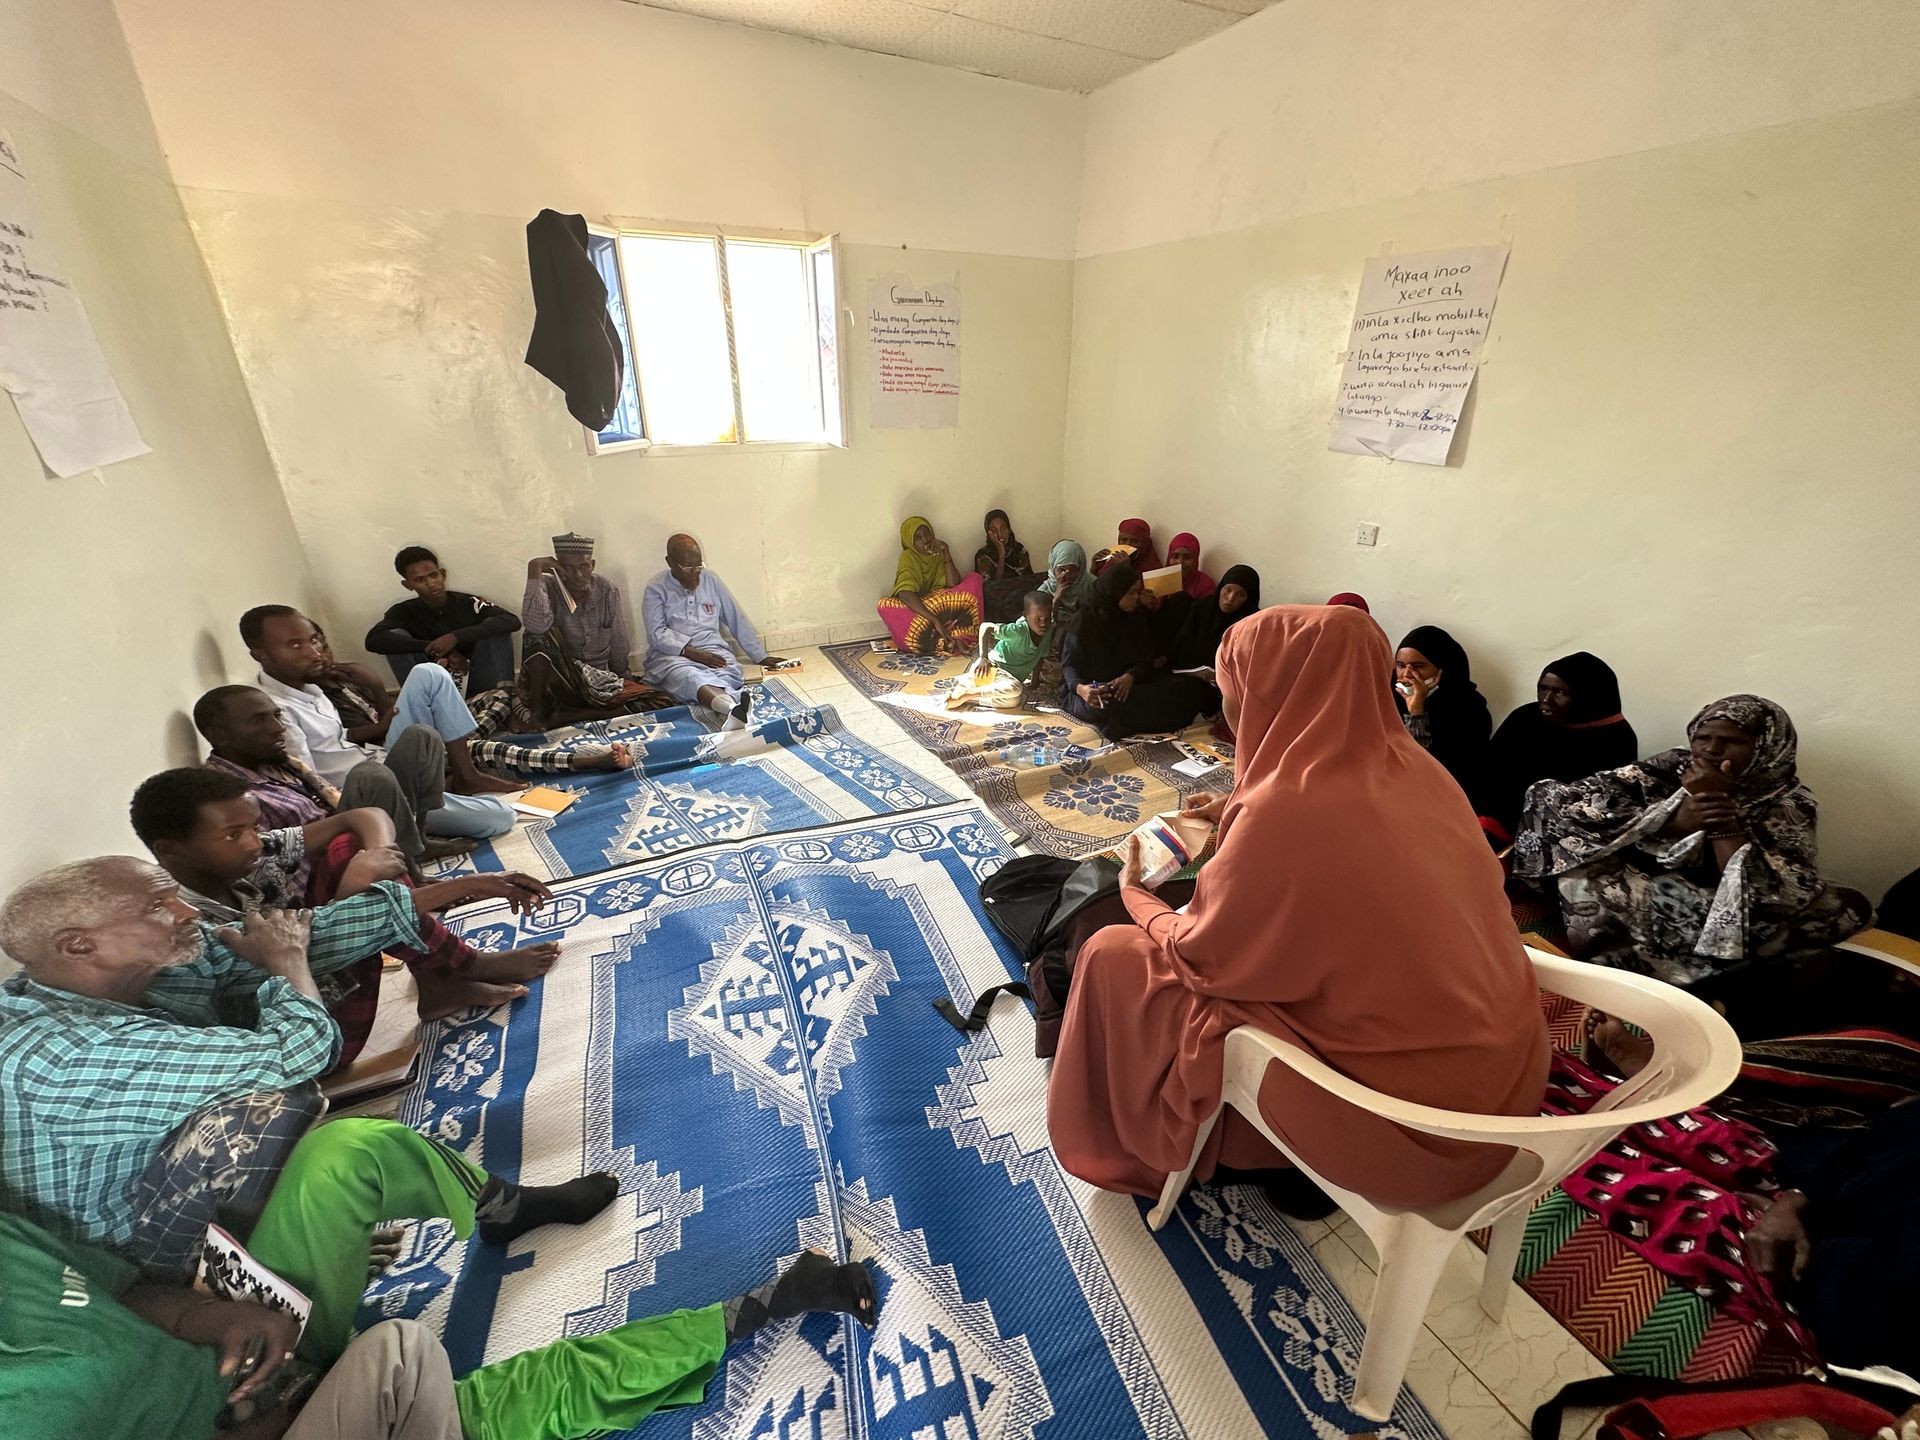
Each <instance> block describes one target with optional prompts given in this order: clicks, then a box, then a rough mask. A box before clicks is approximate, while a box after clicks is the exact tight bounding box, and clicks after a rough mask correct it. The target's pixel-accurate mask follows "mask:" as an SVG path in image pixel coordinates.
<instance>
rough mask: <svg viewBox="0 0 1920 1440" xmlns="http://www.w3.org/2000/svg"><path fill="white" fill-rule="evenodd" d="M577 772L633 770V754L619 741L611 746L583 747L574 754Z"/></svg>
mask: <svg viewBox="0 0 1920 1440" xmlns="http://www.w3.org/2000/svg"><path fill="white" fill-rule="evenodd" d="M573 768H574V769H575V770H631V769H632V768H633V752H632V751H631V750H629V749H627V747H626V746H625V745H623V744H621V743H620V742H619V741H617V740H616V741H614V743H613V744H611V745H582V746H581V747H580V748H579V749H578V750H575V751H574V752H573Z"/></svg>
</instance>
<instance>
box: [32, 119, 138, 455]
mask: <svg viewBox="0 0 1920 1440" xmlns="http://www.w3.org/2000/svg"><path fill="white" fill-rule="evenodd" d="M66 274H67V272H66V269H65V267H64V266H62V265H61V263H60V259H59V257H58V256H57V255H55V254H54V253H53V249H52V246H51V244H50V243H49V241H48V240H47V237H46V235H45V233H44V232H43V231H42V229H41V228H40V224H39V207H38V206H37V205H36V204H35V201H34V194H33V186H32V185H31V184H30V183H29V181H28V179H27V167H26V164H25V163H24V162H23V161H22V160H21V158H20V152H19V150H18V148H17V147H16V146H15V145H14V143H13V138H12V137H11V136H10V135H8V134H7V133H6V132H5V131H0V387H4V388H5V389H7V390H9V391H11V392H12V394H13V403H14V404H15V405H16V406H18V407H19V410H20V419H21V421H22V422H23V423H24V424H25V425H26V427H27V433H28V434H29V435H31V436H32V437H33V443H34V445H35V446H36V447H38V449H39V451H40V458H41V459H42V460H44V461H46V462H47V468H48V469H49V470H51V471H53V473H54V474H56V475H58V476H61V477H62V478H64V477H66V476H69V475H78V474H80V473H81V472H82V471H85V470H91V469H93V468H94V466H96V465H111V464H112V463H113V462H114V461H116V460H131V459H132V458H133V457H134V456H135V455H145V454H147V453H148V448H147V443H146V442H145V441H144V440H142V439H141V438H140V431H139V430H138V429H137V428H136V427H135V426H134V423H133V416H132V415H131V414H129V413H128V411H127V404H126V401H125V400H123V399H122V398H121V396H120V387H119V386H118V385H116V384H114V383H113V375H112V373H111V372H109V371H108V369H107V360H106V356H104V355H102V354H101V353H100V342H99V341H98V340H96V339H95V338H94V335H93V325H92V324H91V323H90V322H89V321H88V319H87V312H86V309H85V307H83V306H82V305H81V304H80V298H79V297H78V296H77V295H75V294H74V293H73V286H72V284H71V283H69V281H68V280H67V278H66Z"/></svg>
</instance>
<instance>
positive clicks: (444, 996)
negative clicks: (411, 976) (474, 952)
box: [417, 975, 527, 1020]
mask: <svg viewBox="0 0 1920 1440" xmlns="http://www.w3.org/2000/svg"><path fill="white" fill-rule="evenodd" d="M526 993H527V987H526V986H524V985H491V984H488V983H487V982H486V981H484V980H469V979H468V978H467V977H466V976H464V975H422V976H421V977H420V1002H419V1005H418V1007H417V1008H418V1009H419V1011H420V1018H421V1019H422V1020H444V1019H445V1018H446V1017H447V1016H449V1015H458V1014H459V1013H460V1012H461V1011H462V1010H492V1009H495V1008H496V1007H498V1006H501V1005H506V1004H509V1003H511V1002H512V1001H515V1000H520V999H523V998H525V996H526Z"/></svg>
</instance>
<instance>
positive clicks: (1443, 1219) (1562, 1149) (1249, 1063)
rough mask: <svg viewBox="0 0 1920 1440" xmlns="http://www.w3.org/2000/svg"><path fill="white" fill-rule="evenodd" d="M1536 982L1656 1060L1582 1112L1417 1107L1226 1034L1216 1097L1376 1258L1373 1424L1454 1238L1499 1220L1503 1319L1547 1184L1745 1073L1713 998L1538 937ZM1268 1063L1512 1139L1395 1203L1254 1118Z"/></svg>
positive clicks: (1431, 1125)
mask: <svg viewBox="0 0 1920 1440" xmlns="http://www.w3.org/2000/svg"><path fill="white" fill-rule="evenodd" d="M1527 953H1528V955H1529V956H1530V957H1531V958H1532V960H1533V966H1534V972H1535V975H1536V977H1537V979H1538V981H1539V985H1540V988H1541V989H1542V990H1546V991H1550V992H1551V993H1553V994H1556V995H1564V996H1567V997H1568V998H1569V999H1572V1000H1577V1001H1579V1002H1581V1003H1583V1004H1586V1005H1589V1006H1591V1007H1593V1008H1594V1009H1597V1010H1603V1011H1605V1012H1606V1013H1607V1014H1609V1015H1614V1016H1618V1017H1619V1018H1620V1019H1623V1020H1629V1021H1631V1022H1633V1024H1635V1025H1637V1026H1639V1027H1640V1028H1641V1029H1643V1030H1645V1031H1646V1032H1647V1034H1649V1035H1650V1036H1652V1037H1653V1059H1652V1060H1651V1061H1650V1062H1649V1063H1648V1064H1647V1067H1646V1068H1645V1069H1644V1070H1642V1071H1641V1072H1640V1073H1639V1074H1638V1075H1635V1076H1634V1077H1632V1078H1631V1079H1629V1080H1627V1081H1626V1082H1625V1083H1623V1084H1622V1085H1620V1086H1619V1088H1617V1089H1615V1090H1613V1091H1612V1092H1610V1093H1609V1094H1608V1095H1606V1096H1604V1097H1603V1098H1602V1099H1601V1101H1600V1102H1599V1103H1598V1104H1597V1105H1595V1106H1594V1108H1593V1109H1592V1110H1590V1111H1588V1112H1587V1113H1586V1114H1584V1115H1565V1116H1559V1115H1540V1116H1524V1117H1521V1116H1508V1115H1473V1114H1467V1113H1463V1112H1460V1111H1455V1110H1438V1109H1435V1108H1433V1107H1432V1106H1428V1105H1413V1104H1409V1103H1408V1102H1406V1101H1404V1100H1396V1099H1394V1098H1393V1097H1392V1096H1390V1095H1382V1094H1381V1093H1380V1092H1379V1091H1377V1090H1370V1089H1368V1088H1367V1087H1366V1086H1364V1085H1361V1084H1359V1083H1357V1082H1356V1081H1353V1080H1350V1079H1348V1078H1347V1077H1346V1076H1345V1075H1342V1074H1341V1073H1340V1072H1339V1071H1337V1070H1335V1069H1333V1068H1332V1067H1331V1066H1329V1065H1327V1064H1326V1063H1324V1062H1323V1061H1321V1060H1318V1059H1316V1058H1315V1057H1313V1056H1311V1055H1309V1054H1307V1053H1306V1052H1305V1051H1304V1050H1302V1049H1300V1048H1299V1047H1298V1046H1296V1045H1293V1044H1291V1043H1289V1042H1288V1041H1285V1040H1282V1039H1280V1038H1278V1037H1277V1036H1274V1035H1270V1034H1268V1033H1267V1032H1265V1031H1263V1030H1260V1029H1257V1028H1256V1027H1254V1026H1251V1025H1242V1026H1240V1027H1239V1028H1238V1029H1237V1030H1234V1031H1232V1032H1231V1033H1230V1034H1229V1035H1228V1036H1227V1044H1226V1061H1225V1075H1224V1081H1225V1084H1224V1088H1223V1092H1222V1100H1221V1104H1222V1107H1223V1108H1224V1107H1225V1106H1227V1105H1231V1106H1233V1108H1234V1109H1236V1110H1238V1111H1239V1112H1240V1114H1241V1115H1243V1116H1244V1117H1245V1118H1246V1119H1247V1121H1248V1122H1249V1123H1251V1124H1252V1125H1253V1126H1254V1128H1255V1129H1257V1130H1259V1132H1260V1133H1261V1134H1262V1135H1264V1136H1266V1137H1267V1139H1268V1140H1269V1141H1270V1142H1271V1143H1272V1144H1274V1145H1275V1146H1276V1147H1278V1148H1279V1149H1280V1150H1282V1151H1283V1152H1285V1153H1286V1155H1287V1156H1288V1158H1289V1159H1291V1160H1292V1161H1293V1162H1294V1163H1295V1164H1296V1165H1299V1167H1300V1168H1301V1170H1303V1171H1305V1172H1306V1173H1307V1174H1308V1175H1310V1176H1312V1178H1313V1179H1314V1180H1316V1181H1318V1182H1319V1184H1320V1186H1321V1188H1322V1189H1324V1190H1325V1191H1326V1192H1327V1194H1328V1195H1330V1196H1332V1197H1333V1199H1334V1200H1336V1201H1337V1202H1338V1203H1339V1205H1340V1208H1341V1209H1342V1210H1344V1211H1346V1212H1347V1214H1348V1215H1349V1216H1350V1217H1352V1219H1353V1222H1354V1224H1356V1225H1358V1226H1359V1227H1360V1228H1361V1229H1362V1230H1363V1231H1365V1232H1366V1235H1367V1238H1368V1239H1369V1240H1371V1241H1372V1242H1373V1246H1374V1250H1375V1251H1376V1253H1377V1254H1378V1255H1379V1257H1380V1277H1379V1280H1378V1281H1377V1282H1376V1283H1375V1285H1374V1290H1373V1304H1372V1306H1371V1307H1370V1308H1371V1313H1370V1314H1369V1316H1368V1318H1367V1334H1366V1342H1365V1344H1364V1345H1363V1346H1362V1348H1361V1352H1360V1373H1359V1375H1358V1376H1356V1377H1355V1380H1354V1387H1353V1391H1354V1394H1353V1405H1352V1408H1353V1410H1354V1412H1355V1413H1356V1414H1359V1415H1362V1416H1365V1417H1366V1418H1367V1419H1369V1420H1385V1419H1387V1418H1388V1417H1389V1415H1390V1414H1391V1413H1392V1410H1393V1402H1394V1399H1395V1397H1396V1396H1397V1395H1398V1394H1399V1393H1400V1384H1401V1381H1403V1380H1404V1379H1405V1378H1406V1373H1407V1361H1408V1359H1409V1358H1410V1357H1411V1356H1412V1354H1413V1342H1414V1340H1415V1338H1416V1337H1417V1336H1418V1335H1419V1333H1420V1327H1421V1325H1422V1324H1423V1323H1424V1322H1425V1320H1426V1314H1427V1307H1428V1305H1429V1304H1431V1303H1432V1300H1433V1291H1434V1287H1435V1286H1436V1285H1438V1284H1439V1282H1440V1272H1441V1269H1442V1268H1443V1267H1444V1266H1445V1264H1446V1261H1447V1256H1448V1255H1450V1254H1451V1253H1452V1252H1453V1248H1454V1246H1455V1244H1457V1243H1458V1241H1459V1240H1460V1237H1461V1236H1463V1235H1466V1234H1468V1233H1469V1232H1471V1231H1474V1230H1478V1229H1481V1228H1482V1227H1485V1226H1491V1227H1492V1228H1493V1235H1492V1237H1491V1240H1490V1243H1489V1244H1488V1246H1487V1261H1486V1266H1487V1268H1486V1277H1485V1279H1484V1281H1483V1282H1482V1284H1481V1287H1480V1308H1481V1309H1482V1310H1484V1311H1486V1313H1487V1314H1488V1315H1490V1316H1493V1317H1494V1318H1496V1319H1498V1318H1499V1316H1500V1314H1501V1312H1502V1311H1503V1310H1504V1309H1505V1308H1506V1303H1507V1291H1508V1289H1509V1287H1511V1285H1512V1284H1513V1267H1514V1262H1515V1261H1516V1260H1517V1259H1518V1258H1519V1254H1520V1242H1521V1240H1522V1239H1523V1238H1524V1237H1525V1232H1526V1224H1527V1213H1528V1212H1529V1211H1530V1210H1531V1209H1532V1208H1533V1205H1534V1202H1535V1201H1537V1200H1538V1199H1539V1198H1540V1197H1541V1196H1542V1195H1544V1194H1546V1193H1547V1191H1549V1190H1551V1189H1552V1188H1553V1187H1554V1186H1555V1185H1557V1184H1559V1183H1560V1181H1561V1180H1562V1179H1564V1178H1565V1177H1566V1176H1568V1175H1570V1174H1572V1173H1573V1172H1574V1171H1575V1170H1577V1169H1578V1168H1579V1167H1580V1166H1581V1165H1583V1164H1585V1163H1586V1161H1588V1160H1589V1159H1591V1158H1592V1157H1593V1156H1594V1155H1595V1154H1596V1153H1598V1152H1599V1150H1600V1148H1601V1147H1602V1146H1604V1145H1605V1144H1607V1142H1608V1141H1610V1140H1612V1139H1613V1137H1614V1136H1616V1135H1618V1134H1619V1133H1620V1132H1621V1131H1622V1130H1625V1129H1626V1128H1627V1127H1628V1126H1630V1125H1636V1124H1639V1123H1640V1122H1641V1121H1644V1120H1662V1119H1665V1118H1666V1117H1667V1116H1669V1115H1676V1114H1679V1113H1680V1112H1681V1111H1683V1110H1690V1109H1692V1108H1693V1107H1694V1106H1696V1105H1703V1104H1705V1103H1706V1102H1707V1101H1709V1100H1711V1099H1713V1098H1714V1097H1715V1096H1716V1095H1719V1094H1720V1093H1721V1092H1722V1091H1723V1090H1725V1089H1726V1088H1727V1086H1729V1085H1731V1084H1732V1083H1733V1080H1734V1077H1735V1076H1736V1075H1738V1074H1739V1073H1740V1041H1739V1039H1738V1037H1736V1036H1735V1035H1734V1033H1733V1029H1732V1027H1731V1026H1729V1025H1728V1024H1727V1022H1726V1021H1725V1020H1724V1019H1723V1018H1721V1016H1720V1014H1719V1013H1718V1012H1717V1011H1715V1010H1714V1009H1713V1008H1712V1007H1711V1006H1709V1005H1706V1004H1705V1003H1703V1002H1702V1001H1700V1000H1697V999H1695V998H1694V997H1693V996H1691V995H1689V994H1687V993H1686V992H1685V991H1682V990H1679V989H1676V988H1675V987H1673V986H1671V985H1667V984H1665V983H1663V982H1661V981H1659V980H1654V979H1650V978H1648V977H1646V976H1644V975H1635V974H1632V973H1630V972H1628V971H1624V970H1610V969H1606V968H1604V967H1602V966H1598V965H1587V964H1583V963H1582V962H1580V961H1578V960H1568V959H1564V958H1562V957H1559V956H1554V955H1548V954H1545V953H1543V952H1541V951H1539V950H1535V949H1533V948H1531V947H1529V948H1528V951H1527ZM1270 1064H1279V1065H1286V1066H1288V1067H1290V1068H1292V1069H1293V1070H1296V1071H1298V1072H1299V1073H1300V1074H1302V1075H1304V1076H1306V1078H1307V1079H1309V1080H1311V1081H1313V1082H1314V1084H1316V1085H1318V1086H1319V1087H1320V1088H1321V1089H1323V1090H1325V1091H1327V1092H1328V1093H1329V1094H1332V1095H1337V1096H1339V1097H1340V1098H1341V1099H1343V1100H1347V1101H1350V1102H1351V1103H1353V1104H1355V1105H1358V1106H1359V1107H1360V1108H1361V1109H1363V1110H1366V1111H1370V1112H1371V1113H1373V1114H1375V1115H1380V1116H1383V1117H1385V1118H1386V1119H1389V1120H1392V1121H1394V1122H1395V1123H1396V1124H1399V1125H1404V1126H1406V1127H1407V1128H1408V1129H1409V1130H1419V1131H1423V1132H1425V1133H1426V1134H1429V1135H1439V1136H1444V1137H1446V1138H1448V1139H1452V1140H1467V1141H1472V1142H1475V1143H1477V1144H1482V1145H1503V1146H1512V1147H1514V1150H1515V1153H1514V1157H1513V1159H1512V1161H1511V1162H1510V1163H1509V1164H1508V1165H1507V1167H1506V1169H1504V1170H1502V1171H1501V1172H1500V1174H1499V1175H1498V1176H1497V1177H1495V1178H1494V1179H1493V1180H1492V1181H1491V1182H1490V1183H1488V1184H1487V1185H1484V1186H1482V1187H1481V1188H1480V1189H1479V1190H1478V1191H1476V1192H1475V1193H1473V1194H1472V1195H1468V1196H1465V1197H1464V1198H1462V1199H1459V1200H1454V1201H1450V1202H1448V1203H1447V1204H1444V1205H1437V1206H1434V1207H1432V1208H1430V1209H1425V1210H1396V1209H1392V1208H1389V1207H1385V1206H1380V1205H1376V1204H1374V1203H1373V1202H1371V1201H1369V1200H1368V1199H1367V1198H1366V1197H1365V1196H1363V1195H1356V1194H1354V1193H1353V1192H1352V1191H1350V1190H1343V1189H1341V1188H1340V1187H1339V1186H1337V1185H1334V1184H1332V1183H1330V1182H1329V1181H1328V1180H1327V1179H1326V1178H1325V1177H1324V1176H1322V1175H1321V1174H1320V1173H1319V1172H1318V1171H1316V1170H1315V1169H1314V1168H1313V1167H1312V1166H1311V1165H1308V1164H1306V1163H1305V1162H1303V1161H1302V1160H1301V1159H1300V1157H1299V1156H1298V1155H1295V1154H1294V1153H1293V1152H1292V1151H1291V1150H1289V1149H1287V1146H1286V1144H1285V1143H1284V1142H1283V1141H1282V1140H1281V1139H1280V1138H1279V1137H1278V1136H1277V1135H1275V1134H1274V1133H1273V1131H1272V1130H1270V1129H1268V1128H1267V1123H1266V1121H1265V1120H1264V1119H1262V1118H1261V1115H1260V1098H1259V1097H1260V1082H1261V1080H1262V1079H1263V1078H1264V1077H1265V1076H1266V1073H1267V1066H1268V1065H1270ZM1219 1119H1220V1112H1219V1111H1218V1110H1216V1111H1215V1112H1214V1114H1213V1116H1212V1118H1211V1119H1209V1120H1208V1121H1207V1122H1206V1123H1205V1124H1204V1125H1202V1126H1201V1127H1200V1133H1199V1134H1198V1135H1196V1136H1195V1137H1194V1142H1193V1155H1192V1157H1191V1158H1190V1159H1189V1160H1188V1162H1187V1167H1186V1169H1184V1170H1182V1171H1180V1172H1179V1173H1178V1174H1175V1175H1169V1176H1168V1177H1167V1183H1166V1187H1165V1188H1164V1189H1163V1190H1161V1192H1160V1203H1159V1204H1157V1205H1155V1206H1154V1207H1153V1209H1152V1210H1151V1211H1149V1212H1148V1215H1147V1223H1148V1225H1150V1226H1151V1227H1152V1228H1153V1229H1155V1230H1158V1229H1159V1228H1160V1227H1161V1226H1163V1225H1165V1224H1166V1223H1167V1220H1168V1218H1169V1217H1170V1216H1171V1215H1172V1214H1173V1210H1174V1207H1175V1205H1177V1204H1178V1203H1179V1200H1180V1195H1181V1192H1182V1191H1184V1190H1185V1189H1186V1188H1187V1180H1188V1178H1189V1177H1190V1176H1191V1175H1192V1173H1193V1167H1194V1164H1195V1163H1196V1162H1197V1161H1198V1160H1199V1158H1200V1152H1201V1150H1202V1148H1203V1147H1204V1146H1205V1145H1206V1143H1207V1139H1208V1137H1209V1136H1210V1135H1211V1134H1212V1133H1213V1127H1214V1125H1215V1124H1217V1123H1218V1121H1219Z"/></svg>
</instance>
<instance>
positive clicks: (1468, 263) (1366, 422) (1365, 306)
mask: <svg viewBox="0 0 1920 1440" xmlns="http://www.w3.org/2000/svg"><path fill="white" fill-rule="evenodd" d="M1506 267H1507V247H1506V246H1505V245H1471V246H1466V247H1464V248H1462V249H1458V250H1428V251H1425V252H1423V253H1421V254H1418V255H1400V256H1390V255H1376V256H1374V257H1373V258H1372V259H1370V260H1368V261H1367V263H1366V268H1365V269H1364V270H1363V271H1362V272H1361V276H1360V298H1359V299H1358V300H1357V301H1356V302H1355V303H1354V307H1353V331H1352V334H1351V336H1350V337H1349V339H1348V341H1347V352H1348V353H1347V364H1346V369H1344V370H1343V371H1342V372H1341V374H1340V394H1339V397H1338V399H1337V400H1336V401H1335V402H1334V409H1333V437H1332V439H1331V440H1330V441H1328V444H1327V448H1328V449H1329V450H1338V451H1341V452H1343V453H1345V454H1348V455H1384V456H1387V457H1388V458H1390V459H1395V460H1417V461H1418V462H1419V463H1421V464H1422V465H1444V464H1446V463H1447V452H1448V451H1449V450H1450V449H1452V447H1453V432H1454V429H1455V428H1456V427H1457V426H1458V425H1459V423H1460V409H1461V407H1462V406H1463V405H1465V404H1466V401H1467V391H1468V389H1469V388H1471V386H1472V385H1473V376H1474V371H1475V369H1476V368H1477V367H1478V366H1479V364H1480V347H1481V346H1482V345H1483V344H1484V343H1485V341H1486V338H1487V328H1488V327H1489V326H1490V325H1491V324H1492V323H1493V302H1494V300H1495V298H1496V297H1497V296H1498V295H1499V293H1500V277H1501V275H1502V274H1503V273H1504V272H1505V270H1506Z"/></svg>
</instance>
